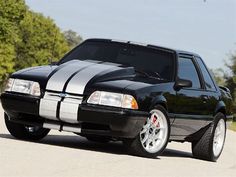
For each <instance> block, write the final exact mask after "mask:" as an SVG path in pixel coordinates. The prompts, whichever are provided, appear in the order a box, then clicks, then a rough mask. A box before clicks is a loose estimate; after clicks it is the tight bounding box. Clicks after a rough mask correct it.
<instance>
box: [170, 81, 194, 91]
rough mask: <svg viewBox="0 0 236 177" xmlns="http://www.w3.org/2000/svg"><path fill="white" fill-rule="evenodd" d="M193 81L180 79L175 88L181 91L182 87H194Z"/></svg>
mask: <svg viewBox="0 0 236 177" xmlns="http://www.w3.org/2000/svg"><path fill="white" fill-rule="evenodd" d="M192 85H193V83H192V81H190V80H185V79H178V80H177V81H176V82H175V85H174V88H175V90H177V91H179V90H180V89H182V88H190V87H192Z"/></svg>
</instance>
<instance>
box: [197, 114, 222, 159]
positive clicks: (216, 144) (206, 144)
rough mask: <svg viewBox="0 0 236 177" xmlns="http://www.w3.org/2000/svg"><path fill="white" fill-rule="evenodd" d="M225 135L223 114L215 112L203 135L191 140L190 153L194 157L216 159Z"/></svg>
mask: <svg viewBox="0 0 236 177" xmlns="http://www.w3.org/2000/svg"><path fill="white" fill-rule="evenodd" d="M225 136H226V123H225V116H224V114H222V113H217V114H216V116H215V120H214V122H212V123H211V124H210V125H209V127H208V129H207V130H206V132H205V133H204V134H203V136H202V137H201V138H200V139H199V140H198V141H194V142H192V153H193V156H194V157H195V158H198V159H203V160H208V161H213V162H215V161H217V159H218V158H219V157H220V154H221V152H222V150H223V147H224V142H225Z"/></svg>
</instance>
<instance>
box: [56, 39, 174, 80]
mask: <svg viewBox="0 0 236 177" xmlns="http://www.w3.org/2000/svg"><path fill="white" fill-rule="evenodd" d="M74 59H79V60H99V61H103V62H112V63H118V64H123V65H127V66H133V67H135V69H138V70H142V71H150V72H152V74H156V73H158V74H159V75H160V76H161V78H163V79H165V80H173V71H174V55H173V54H172V53H171V52H167V51H162V50H158V49H152V48H148V47H143V46H136V45H132V44H127V43H118V42H110V41H108V42H104V41H87V42H85V43H83V44H82V45H80V46H78V47H77V48H76V49H74V50H73V51H72V52H71V53H69V54H68V55H66V56H65V57H64V58H63V59H62V60H61V61H60V62H59V63H60V64H61V63H64V62H67V61H70V60H74Z"/></svg>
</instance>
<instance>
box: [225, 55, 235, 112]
mask: <svg viewBox="0 0 236 177" xmlns="http://www.w3.org/2000/svg"><path fill="white" fill-rule="evenodd" d="M227 67H228V68H229V69H230V71H231V74H229V75H226V86H227V87H228V88H229V89H230V91H231V95H232V97H233V99H234V105H235V106H236V54H232V55H231V57H230V63H227ZM235 106H234V107H235ZM235 111H236V110H235Z"/></svg>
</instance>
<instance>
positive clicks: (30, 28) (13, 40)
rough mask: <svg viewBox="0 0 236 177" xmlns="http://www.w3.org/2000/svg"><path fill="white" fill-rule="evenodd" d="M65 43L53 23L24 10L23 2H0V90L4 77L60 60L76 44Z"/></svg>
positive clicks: (26, 9) (64, 39)
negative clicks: (17, 71) (16, 71)
mask: <svg viewBox="0 0 236 177" xmlns="http://www.w3.org/2000/svg"><path fill="white" fill-rule="evenodd" d="M69 34H73V35H71V36H72V38H71V39H73V40H71V41H73V42H74V43H68V40H67V39H66V38H65V36H64V34H63V33H62V32H61V30H60V29H59V28H58V27H57V26H56V24H55V23H54V21H53V20H52V19H50V18H49V17H45V16H43V15H42V14H40V13H35V12H33V11H31V10H29V8H28V7H27V5H26V4H25V1H24V0H0V89H1V88H2V84H3V83H4V82H5V80H6V79H7V77H8V76H9V75H10V74H11V73H12V72H14V71H15V70H19V69H22V68H25V67H30V66H36V65H42V64H47V63H48V59H49V58H51V59H53V60H58V59H60V58H61V57H62V56H63V55H64V54H65V53H66V52H67V51H68V50H69V48H70V47H69V45H72V44H75V43H76V42H78V39H79V36H78V35H77V34H76V33H73V32H72V33H69Z"/></svg>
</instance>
